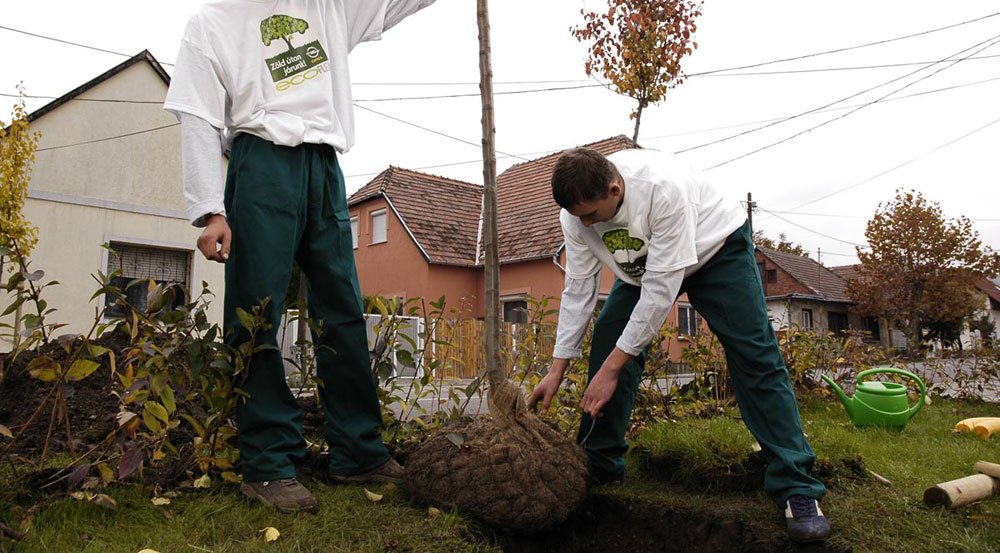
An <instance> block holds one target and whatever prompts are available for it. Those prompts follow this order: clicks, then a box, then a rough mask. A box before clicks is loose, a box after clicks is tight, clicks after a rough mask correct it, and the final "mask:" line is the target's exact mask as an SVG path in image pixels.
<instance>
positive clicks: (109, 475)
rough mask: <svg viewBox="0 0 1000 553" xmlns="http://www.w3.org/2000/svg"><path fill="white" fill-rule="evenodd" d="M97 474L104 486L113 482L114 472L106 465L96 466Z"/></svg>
mask: <svg viewBox="0 0 1000 553" xmlns="http://www.w3.org/2000/svg"><path fill="white" fill-rule="evenodd" d="M97 472H99V473H101V482H104V483H105V484H107V483H109V482H114V480H115V471H114V470H112V469H111V467H110V466H108V464H107V463H101V464H99V465H97Z"/></svg>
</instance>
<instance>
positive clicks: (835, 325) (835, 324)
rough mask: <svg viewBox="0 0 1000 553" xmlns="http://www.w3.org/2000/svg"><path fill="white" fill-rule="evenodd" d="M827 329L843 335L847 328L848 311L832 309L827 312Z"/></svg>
mask: <svg viewBox="0 0 1000 553" xmlns="http://www.w3.org/2000/svg"><path fill="white" fill-rule="evenodd" d="M826 321H827V329H828V330H829V331H830V332H833V333H834V334H836V335H837V336H842V335H843V334H844V331H845V330H847V313H838V312H836V311H831V312H829V313H827V314H826Z"/></svg>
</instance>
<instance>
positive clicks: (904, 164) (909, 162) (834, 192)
mask: <svg viewBox="0 0 1000 553" xmlns="http://www.w3.org/2000/svg"><path fill="white" fill-rule="evenodd" d="M997 123H1000V118H997V119H994V120H993V121H990V122H989V123H987V124H985V125H983V126H981V127H978V128H976V129H973V130H971V131H969V132H967V133H965V134H963V135H962V136H959V137H957V138H953V139H952V140H949V141H948V142H946V143H944V144H941V145H940V146H938V147H936V148H934V149H933V150H930V151H928V152H924V153H923V154H920V155H919V156H916V157H914V158H912V159H909V160H907V161H904V162H903V163H900V164H899V165H896V166H894V167H892V168H889V169H886V170H885V171H882V172H881V173H878V174H877V175H873V176H871V177H868V178H866V179H864V180H861V181H858V182H856V183H854V184H852V185H850V186H845V187H843V188H841V189H838V190H834V191H833V192H830V193H829V194H826V195H823V196H820V197H819V198H816V199H814V200H809V201H808V202H805V203H802V204H799V205H797V206H795V207H793V208H790V209H788V210H787V212H794V211H796V210H798V209H801V208H803V207H805V206H807V205H812V204H814V203H816V202H818V201H821V200H825V199H827V198H829V197H831V196H835V195H837V194H840V193H841V192H846V191H847V190H850V189H852V188H857V187H858V186H861V185H862V184H866V183H869V182H871V181H873V180H875V179H877V178H879V177H882V176H884V175H887V174H889V173H891V172H893V171H896V170H898V169H901V168H903V167H906V166H907V165H909V164H911V163H913V162H915V161H917V160H920V159H922V158H924V157H927V156H929V155H931V154H933V153H936V152H938V151H939V150H943V149H944V148H947V147H948V146H951V145H952V144H955V143H956V142H958V141H960V140H964V139H966V138H968V137H970V136H972V135H974V134H976V133H978V132H981V131H983V130H986V129H987V128H989V127H992V126H993V125H996V124H997ZM768 213H771V214H772V215H774V216H775V217H777V215H776V214H775V212H772V211H769V212H768Z"/></svg>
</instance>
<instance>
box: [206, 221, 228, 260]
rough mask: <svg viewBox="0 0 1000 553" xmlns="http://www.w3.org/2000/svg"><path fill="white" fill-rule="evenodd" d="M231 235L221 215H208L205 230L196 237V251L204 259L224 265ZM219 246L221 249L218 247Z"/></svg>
mask: <svg viewBox="0 0 1000 553" xmlns="http://www.w3.org/2000/svg"><path fill="white" fill-rule="evenodd" d="M232 238H233V234H232V232H231V231H230V230H229V223H228V222H226V218H225V217H223V216H222V215H219V214H215V215H209V216H208V219H207V221H206V224H205V230H203V231H202V232H201V236H199V237H198V249H199V250H200V251H201V253H202V255H204V256H205V259H208V260H210V261H218V262H219V263H225V262H226V260H227V259H229V244H230V242H231V241H232ZM220 244H221V247H218V246H219V245H220Z"/></svg>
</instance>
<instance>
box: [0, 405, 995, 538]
mask: <svg viewBox="0 0 1000 553" xmlns="http://www.w3.org/2000/svg"><path fill="white" fill-rule="evenodd" d="M802 414H803V419H804V421H805V428H806V432H807V433H808V434H809V436H810V439H811V441H812V444H813V446H814V448H815V449H816V451H817V455H818V457H819V463H818V470H819V471H820V473H821V474H822V475H823V478H824V479H825V480H826V481H827V482H828V484H829V485H830V494H829V495H828V496H827V498H826V499H825V500H824V501H823V504H822V505H823V509H824V511H826V513H827V514H828V515H829V516H830V518H831V522H832V524H833V527H834V535H833V537H832V538H831V541H830V543H829V544H828V547H827V548H825V549H819V550H822V551H854V552H856V553H865V552H871V553H886V552H895V551H905V552H907V553H918V552H928V553H930V552H934V553H940V552H951V551H956V552H957V551H962V552H965V553H978V552H983V553H986V552H995V551H997V549H998V544H1000V497H995V498H993V499H991V500H987V501H985V502H982V503H980V504H977V505H972V506H969V507H965V508H961V509H958V510H955V511H949V510H946V509H943V508H930V507H926V506H924V505H923V503H922V497H923V492H924V490H925V489H926V488H927V487H929V486H931V485H933V484H936V483H938V482H942V481H945V480H950V479H954V478H959V477H962V476H967V475H969V474H971V473H972V465H973V464H974V463H975V462H976V461H978V460H987V461H993V462H1000V437H995V438H993V440H992V441H983V440H980V439H978V438H975V437H972V436H969V435H957V434H952V433H951V428H952V426H953V425H954V423H955V422H957V421H958V420H959V419H962V418H965V417H971V416H1000V406H998V405H990V404H983V403H967V402H953V401H944V400H938V401H935V402H934V403H933V404H932V405H929V406H927V407H925V408H924V409H923V411H921V412H920V413H919V414H918V415H917V416H916V417H915V418H914V419H913V420H912V421H910V424H909V425H908V426H907V427H906V428H905V429H904V430H902V431H894V430H882V429H855V428H854V427H852V426H851V425H850V424H849V422H848V419H847V415H846V413H845V412H844V410H843V408H842V407H841V405H840V403H839V402H837V401H836V400H829V399H809V400H805V401H803V402H802ZM752 444H753V441H752V439H751V438H750V436H749V433H747V431H746V429H745V428H744V427H743V425H742V423H741V422H740V421H739V420H738V419H735V418H731V417H717V418H715V419H682V420H680V421H678V422H663V423H660V424H658V425H656V426H654V427H651V428H649V429H648V430H646V431H645V432H644V433H643V434H642V435H641V436H640V438H639V439H638V440H637V444H636V445H637V447H636V448H635V450H634V451H633V453H632V454H631V455H630V467H629V472H628V475H627V477H626V482H625V484H624V485H621V486H605V487H602V488H598V489H597V490H595V492H594V493H592V494H591V497H590V498H589V499H588V502H587V504H586V505H585V506H584V508H583V509H582V510H581V512H580V513H579V515H578V516H577V517H576V518H575V519H574V520H573V521H571V522H570V523H568V524H567V525H565V526H564V527H562V528H559V529H556V530H555V531H552V532H549V533H547V534H546V535H544V536H540V537H536V538H533V539H530V540H528V539H524V538H509V537H505V536H503V535H502V534H500V535H494V534H492V533H491V532H490V531H488V530H486V529H483V528H481V527H479V525H477V524H476V523H474V522H470V521H466V520H464V519H463V518H462V517H460V516H458V515H455V514H452V513H449V512H448V511H447V510H445V512H444V513H443V514H441V515H438V516H430V515H429V513H428V511H427V509H425V508H423V507H421V506H418V505H415V504H412V503H411V502H409V501H408V500H407V499H406V497H405V496H404V494H403V493H402V491H401V490H398V489H396V488H395V487H393V486H378V487H372V488H369V489H371V490H372V491H373V492H376V493H380V494H384V498H383V499H382V500H381V501H379V502H377V503H375V502H372V501H370V500H369V499H367V498H366V496H365V493H364V488H362V487H357V486H336V487H330V486H326V485H324V484H321V483H318V482H310V483H309V485H310V487H311V488H312V489H313V490H315V491H316V492H317V495H318V496H319V499H320V502H321V512H320V514H319V515H282V514H279V513H277V512H275V511H272V510H270V509H267V508H264V507H260V506H257V505H255V504H253V503H250V502H249V501H245V500H243V499H242V498H241V496H240V495H239V494H238V492H237V491H236V489H235V488H234V487H233V486H231V485H226V486H225V487H221V488H218V489H216V490H213V491H208V492H204V491H185V492H183V493H182V494H181V495H180V496H179V497H175V498H172V499H171V503H170V504H169V505H165V506H154V505H153V504H152V503H151V502H150V498H151V497H152V493H151V490H148V489H144V488H142V487H140V486H137V485H132V486H121V487H117V488H113V489H112V490H110V491H108V494H109V495H110V496H111V497H113V498H114V499H115V500H116V501H117V503H118V509H117V510H116V511H111V510H108V509H104V508H101V507H99V506H97V505H94V504H93V503H89V502H84V501H78V500H74V499H71V498H65V497H63V498H53V499H52V500H51V501H49V502H48V503H46V504H45V505H44V507H40V508H39V509H37V511H35V512H31V513H28V512H26V511H25V510H24V509H23V508H22V507H18V506H17V503H19V501H18V499H17V492H18V486H19V484H18V483H17V482H9V481H8V482H7V483H6V484H4V485H3V486H0V521H3V522H6V523H7V524H8V525H9V526H13V527H17V526H18V524H19V523H20V522H21V521H23V520H25V519H26V518H28V517H30V528H29V531H28V533H27V537H26V538H25V540H24V541H22V542H20V543H18V544H17V545H16V548H15V549H14V551H16V552H17V553H25V552H36V551H53V552H62V551H74V552H75V551H83V552H102V553H104V552H108V553H118V552H122V553H137V552H139V551H140V550H142V549H145V548H149V549H153V550H155V551H159V552H160V553H171V552H197V551H211V552H216V553H223V552H237V551H238V552H254V551H268V552H300V551H301V552H305V551H316V552H319V551H323V552H337V551H344V552H348V551H350V552H356V551H357V552H364V551H372V552H374V551H379V552H383V551H387V552H397V551H398V552H404V551H411V552H437V551H440V552H464V551H469V552H473V551H482V552H486V551H501V550H502V549H518V550H522V551H549V552H551V551H599V550H602V549H603V550H611V548H614V547H615V546H616V545H617V546H618V547H619V548H620V549H621V550H628V551H681V550H683V551H730V550H736V549H737V547H740V548H742V549H740V550H744V551H795V548H794V547H792V546H790V545H789V544H788V543H787V541H786V539H785V537H784V526H783V521H782V519H781V515H780V514H779V511H778V509H777V508H775V506H774V505H773V504H771V503H770V501H769V500H768V499H767V498H766V496H765V495H764V494H763V492H761V491H760V488H759V483H758V482H757V481H756V480H755V476H754V474H755V472H754V471H753V470H750V471H749V473H747V471H745V470H743V469H744V468H745V467H746V466H748V465H747V464H746V463H745V462H746V460H747V458H748V455H750V454H751V452H752ZM741 463H742V464H741ZM751 469H752V467H751ZM866 469H868V470H872V471H875V472H877V473H878V474H880V475H882V476H884V477H885V478H887V479H889V480H890V481H891V482H892V485H884V484H880V483H878V482H877V481H876V480H875V479H874V478H872V477H871V476H870V475H869V474H868V473H867V470H866ZM217 486H220V485H219V484H217ZM22 502H23V501H22ZM266 527H274V528H277V529H278V530H279V531H280V532H281V537H280V538H279V539H278V540H277V541H275V542H273V543H266V542H265V541H264V540H263V537H262V535H261V534H260V531H261V530H263V529H264V528H266ZM11 546H12V542H10V541H4V542H0V547H6V548H7V550H8V551H9V550H10V549H11Z"/></svg>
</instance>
